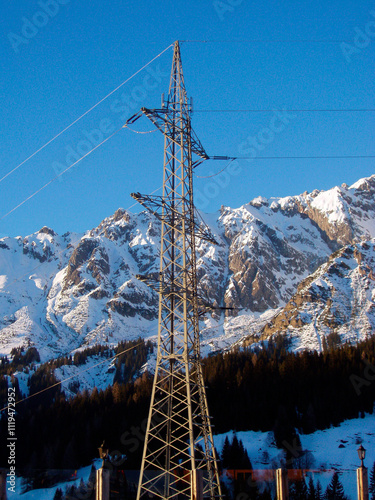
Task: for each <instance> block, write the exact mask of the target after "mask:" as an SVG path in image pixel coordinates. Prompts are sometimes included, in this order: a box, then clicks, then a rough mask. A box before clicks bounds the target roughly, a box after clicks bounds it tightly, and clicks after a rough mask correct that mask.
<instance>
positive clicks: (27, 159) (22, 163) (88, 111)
mask: <svg viewBox="0 0 375 500" xmlns="http://www.w3.org/2000/svg"><path fill="white" fill-rule="evenodd" d="M171 47H173V44H171V45H168V47H167V48H165V49H164V50H163V51H162V52H160V54H158V55H157V56H155V57H154V58H153V59H151V60H150V61H149V62H148V63H147V64H145V65H144V66H142V68H140V69H139V70H138V71H136V72H135V73H134V74H133V75H132V76H130V77H129V78H127V79H126V80H125V81H124V82H122V83H121V84H120V85H118V86H117V87H116V88H115V89H114V90H112V91H111V92H110V93H109V94H107V95H106V96H105V97H103V99H101V100H100V101H99V102H97V103H96V104H95V105H94V106H92V107H91V108H90V109H88V110H87V111H86V112H85V113H83V115H81V116H80V117H78V118H77V119H76V120H74V122H72V123H71V124H70V125H68V126H67V127H65V128H64V130H62V131H61V132H59V133H58V134H57V135H55V137H53V138H52V139H50V140H49V141H48V142H46V143H45V144H44V145H43V146H42V147H41V148H39V149H38V150H37V151H35V153H33V154H32V155H30V156H29V157H28V158H26V160H24V161H23V162H21V163H20V164H19V165H17V166H16V167H14V168H13V169H12V170H10V171H9V172H8V173H7V174H5V175H4V176H3V177H2V178H1V179H0V182H2V181H3V180H4V179H6V178H7V177H8V176H9V175H11V174H12V173H13V172H15V171H16V170H18V169H19V168H20V167H21V166H22V165H24V164H25V163H26V162H27V161H29V160H30V159H31V158H33V157H34V156H35V155H36V154H37V153H39V152H40V151H42V150H43V149H44V148H45V147H47V146H48V145H49V144H51V142H53V141H54V140H55V139H57V138H58V137H60V135H62V134H63V133H64V132H66V131H67V130H68V129H70V127H72V126H73V125H74V124H76V123H77V122H78V121H79V120H81V119H82V118H83V117H84V116H86V115H87V114H88V113H90V111H92V110H93V109H95V108H96V107H97V106H99V104H101V103H102V102H103V101H105V100H106V99H107V98H108V97H110V96H111V95H112V94H114V93H115V92H116V91H117V90H118V89H120V88H121V87H122V86H123V85H125V84H126V83H128V82H129V81H130V80H132V79H133V78H134V77H135V76H137V75H138V73H140V72H141V71H143V70H144V69H145V68H147V66H149V65H150V64H151V63H152V62H154V61H155V60H156V59H158V58H159V57H160V56H161V55H163V54H164V52H166V51H167V50H168V49H170V48H171Z"/></svg>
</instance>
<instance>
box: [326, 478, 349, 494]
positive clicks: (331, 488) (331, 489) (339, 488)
mask: <svg viewBox="0 0 375 500" xmlns="http://www.w3.org/2000/svg"><path fill="white" fill-rule="evenodd" d="M325 497H326V499H327V500H347V497H346V496H345V493H344V487H343V485H342V483H341V482H340V479H339V475H338V473H337V472H336V471H335V473H334V474H333V476H332V480H331V482H330V483H329V485H328V486H327V489H326V494H325Z"/></svg>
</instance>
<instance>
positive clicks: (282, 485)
mask: <svg viewBox="0 0 375 500" xmlns="http://www.w3.org/2000/svg"><path fill="white" fill-rule="evenodd" d="M276 492H277V500H289V488H288V471H287V470H286V469H276Z"/></svg>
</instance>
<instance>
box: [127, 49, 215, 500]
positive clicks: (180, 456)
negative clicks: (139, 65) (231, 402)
mask: <svg viewBox="0 0 375 500" xmlns="http://www.w3.org/2000/svg"><path fill="white" fill-rule="evenodd" d="M141 111H142V113H143V114H145V115H146V116H147V117H148V118H149V119H150V120H151V121H152V122H153V123H154V125H155V126H156V127H157V128H158V129H159V130H160V131H161V132H162V133H163V134H164V138H165V139H164V141H165V142H164V175H163V195H162V196H147V195H141V194H139V193H133V194H132V196H133V198H135V199H136V200H138V201H139V202H140V203H141V204H143V205H144V206H145V207H146V208H147V209H148V210H149V211H151V212H152V213H153V214H154V215H155V216H156V217H158V218H159V220H160V221H161V255H160V272H159V273H155V274H154V275H152V276H151V275H149V276H138V278H139V279H141V280H142V281H144V282H146V283H147V284H148V285H149V286H152V287H153V288H154V289H155V290H157V291H158V293H159V320H158V321H159V324H158V352H157V363H156V370H155V377H154V384H153V390H152V396H151V404H150V412H149V417H148V425H147V432H146V438H145V445H144V451H143V458H142V466H141V474H140V480H139V487H138V496H137V499H138V500H140V499H142V498H149V497H151V496H153V497H157V498H163V499H172V498H176V499H177V498H178V499H179V500H181V499H197V500H199V499H202V498H211V499H213V498H217V497H220V496H221V491H220V483H219V474H218V468H217V461H216V456H215V449H214V443H213V437H212V430H211V425H210V419H209V414H208V408H207V399H206V392H205V387H204V382H203V375H202V367H201V362H200V347H199V316H198V294H197V273H196V249H195V240H196V238H203V239H206V240H208V241H210V242H211V243H216V242H215V240H214V238H213V236H212V235H211V234H210V232H209V231H208V229H207V228H206V227H205V226H202V224H199V223H198V222H196V217H197V215H196V212H195V208H194V205H193V169H194V168H195V167H196V166H197V165H199V164H200V163H202V161H204V160H205V159H208V155H207V154H206V152H205V151H204V149H203V146H202V145H201V143H200V142H199V140H198V138H197V137H196V135H195V134H194V132H193V130H192V128H191V103H190V101H189V100H188V97H187V94H186V90H185V84H184V77H183V73H182V65H181V55H180V47H179V43H178V42H175V44H174V54H173V64H172V72H171V79H170V85H169V94H168V98H167V100H166V101H165V102H164V103H162V107H161V109H153V110H150V109H146V108H142V110H141ZM136 116H137V115H136ZM135 119H137V118H135ZM133 121H134V120H133Z"/></svg>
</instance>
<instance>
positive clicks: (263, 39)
mask: <svg viewBox="0 0 375 500" xmlns="http://www.w3.org/2000/svg"><path fill="white" fill-rule="evenodd" d="M180 43H353V40H329V39H316V40H309V39H302V40H301V39H300V40H299V39H279V40H272V39H265V38H249V39H243V40H181V41H180Z"/></svg>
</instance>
